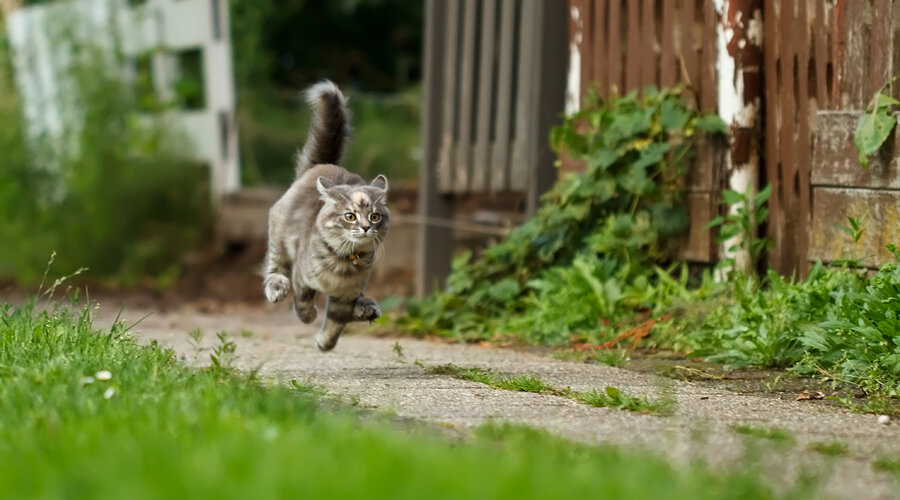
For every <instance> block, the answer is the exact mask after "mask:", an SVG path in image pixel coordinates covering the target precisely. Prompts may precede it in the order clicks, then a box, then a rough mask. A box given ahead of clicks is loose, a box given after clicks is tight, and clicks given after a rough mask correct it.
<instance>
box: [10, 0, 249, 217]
mask: <svg viewBox="0 0 900 500" xmlns="http://www.w3.org/2000/svg"><path fill="white" fill-rule="evenodd" d="M61 20H70V21H72V22H71V23H69V24H71V25H72V28H73V29H75V30H76V31H77V35H78V36H79V38H80V39H85V40H89V41H90V42H91V43H92V44H95V45H96V46H98V47H101V48H104V47H107V48H110V49H117V50H121V51H122V52H124V54H125V55H126V56H129V58H132V59H133V62H132V66H135V65H136V64H137V63H136V62H135V61H136V60H137V58H138V57H140V56H144V55H147V56H149V57H150V65H149V66H150V67H149V70H150V74H151V75H152V80H153V84H154V87H155V89H156V91H157V93H158V94H159V95H160V97H162V98H163V99H164V100H168V99H170V98H171V97H173V96H174V95H175V90H174V85H175V83H176V82H177V81H178V79H179V77H180V75H181V73H182V71H183V68H182V61H184V60H185V58H186V57H187V58H189V59H190V60H191V61H192V62H193V64H194V65H199V67H200V72H201V74H202V82H203V85H202V97H201V98H199V99H197V101H198V102H199V103H200V104H199V105H197V106H192V107H191V109H187V108H182V109H178V110H175V111H171V112H170V113H171V116H167V118H170V119H171V120H170V122H172V123H173V124H174V126H176V127H179V129H180V131H183V133H184V134H185V135H186V136H187V137H188V138H189V140H190V142H191V145H192V146H193V147H192V149H191V152H192V155H193V157H194V158H193V159H195V160H197V161H200V162H203V163H205V164H207V165H209V169H210V190H211V193H212V196H213V200H214V202H215V201H218V200H219V199H220V198H221V196H222V195H223V194H225V193H229V192H233V191H235V190H237V189H238V188H239V187H240V175H239V172H240V171H239V163H238V149H237V148H238V143H237V126H236V122H235V96H234V77H233V71H232V60H231V42H230V34H229V19H228V0H146V1H144V2H136V1H128V0H69V1H61V2H55V3H50V4H40V5H36V6H32V7H22V8H16V9H13V10H11V11H8V12H7V13H6V27H7V32H8V35H9V39H10V45H11V48H12V53H13V66H14V71H15V78H16V86H17V88H18V89H19V91H20V93H21V96H22V101H23V106H24V114H25V119H26V121H27V126H28V133H29V135H30V136H31V137H45V138H48V139H50V142H51V143H52V144H54V145H55V147H57V148H65V147H67V145H66V144H63V139H64V137H65V135H66V134H64V132H66V131H65V130H64V127H66V126H72V125H71V124H72V123H77V122H78V120H77V119H76V120H71V119H70V118H72V117H77V116H78V112H79V111H78V109H77V103H75V102H72V100H71V99H70V98H68V97H69V96H67V94H66V92H65V86H66V85H65V80H64V74H65V68H66V66H67V63H68V60H69V58H70V55H71V54H70V53H67V51H66V50H61V49H60V47H59V44H54V43H53V38H52V37H53V33H54V26H58V25H59V24H60V21H61ZM122 69H123V75H127V74H128V70H129V68H122ZM134 69H135V68H134V67H132V68H130V70H131V71H132V72H133V71H134ZM70 132H71V131H70ZM69 136H70V137H71V134H69Z"/></svg>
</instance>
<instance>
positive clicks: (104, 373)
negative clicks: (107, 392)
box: [94, 370, 112, 382]
mask: <svg viewBox="0 0 900 500" xmlns="http://www.w3.org/2000/svg"><path fill="white" fill-rule="evenodd" d="M94 376H95V377H97V380H102V381H104V382H106V381H107V380H109V379H111V378H112V373H110V372H109V370H100V371H99V372H97V373H95V374H94Z"/></svg>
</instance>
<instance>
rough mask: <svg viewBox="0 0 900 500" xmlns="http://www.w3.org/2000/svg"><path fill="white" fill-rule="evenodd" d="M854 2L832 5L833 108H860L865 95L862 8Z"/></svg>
mask: <svg viewBox="0 0 900 500" xmlns="http://www.w3.org/2000/svg"><path fill="white" fill-rule="evenodd" d="M860 7H861V6H860V5H859V3H858V2H838V4H837V5H835V7H834V15H835V32H834V64H835V71H834V78H835V82H834V86H833V92H834V96H833V98H832V102H833V104H834V106H835V107H836V109H862V108H863V106H864V104H865V101H866V98H865V96H864V92H865V73H866V65H865V63H864V61H865V60H866V55H867V54H866V49H865V47H866V36H865V34H866V33H865V31H866V26H865V11H866V9H864V8H860Z"/></svg>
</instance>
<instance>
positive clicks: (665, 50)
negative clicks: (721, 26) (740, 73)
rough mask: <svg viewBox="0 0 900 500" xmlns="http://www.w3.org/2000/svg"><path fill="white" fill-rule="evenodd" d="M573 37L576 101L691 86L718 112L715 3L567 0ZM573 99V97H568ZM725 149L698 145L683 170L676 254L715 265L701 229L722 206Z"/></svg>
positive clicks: (704, 105) (705, 106)
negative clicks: (684, 224) (682, 224)
mask: <svg viewBox="0 0 900 500" xmlns="http://www.w3.org/2000/svg"><path fill="white" fill-rule="evenodd" d="M570 6H571V15H570V21H569V22H570V28H569V29H570V37H571V43H572V50H573V51H577V53H578V56H577V57H575V58H573V61H577V62H578V63H579V67H578V72H579V74H580V77H579V85H578V90H579V91H578V94H579V96H578V98H579V99H580V98H581V97H583V96H584V94H585V93H586V92H587V91H588V89H591V88H593V89H595V90H596V91H597V93H598V94H599V95H601V96H603V97H608V96H611V95H615V94H619V95H621V94H624V93H627V92H629V91H631V90H634V89H641V88H643V87H645V86H647V85H655V86H657V87H671V86H673V85H675V84H678V83H683V84H687V85H689V86H690V87H691V88H693V91H692V92H691V93H689V94H686V95H687V96H688V97H689V98H690V99H691V100H692V102H693V103H694V105H695V106H696V107H697V108H699V109H702V110H704V111H707V112H713V113H714V112H715V111H716V108H717V104H718V100H717V94H716V92H717V75H716V55H717V53H716V43H715V41H716V23H717V17H716V11H715V9H714V8H713V3H712V0H708V1H704V0H570ZM573 97H574V96H573ZM722 153H724V150H723V148H721V147H718V148H717V147H715V146H714V145H712V144H703V145H701V147H700V151H699V157H698V159H697V162H696V163H695V164H694V165H693V166H692V167H691V169H690V170H689V172H688V183H687V184H688V193H687V203H688V207H689V211H690V216H691V229H690V233H689V235H688V237H687V238H686V239H685V240H684V241H683V243H682V245H681V248H680V250H679V257H681V258H684V259H687V260H690V261H695V262H713V261H714V260H715V259H716V256H717V252H716V245H715V240H714V238H713V237H712V235H711V233H710V231H708V230H704V229H703V227H704V226H705V225H706V223H707V222H709V220H710V219H712V217H714V216H715V214H717V213H718V211H719V193H720V191H721V186H722V182H723V177H722V168H721V164H722Z"/></svg>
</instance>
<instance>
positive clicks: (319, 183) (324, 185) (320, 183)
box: [316, 176, 334, 198]
mask: <svg viewBox="0 0 900 500" xmlns="http://www.w3.org/2000/svg"><path fill="white" fill-rule="evenodd" d="M333 187H334V182H331V180H329V179H326V178H324V177H322V176H319V178H318V179H316V189H318V190H319V194H321V195H322V196H327V197H329V198H331V197H332V196H331V193H329V190H330V189H331V188H333Z"/></svg>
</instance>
